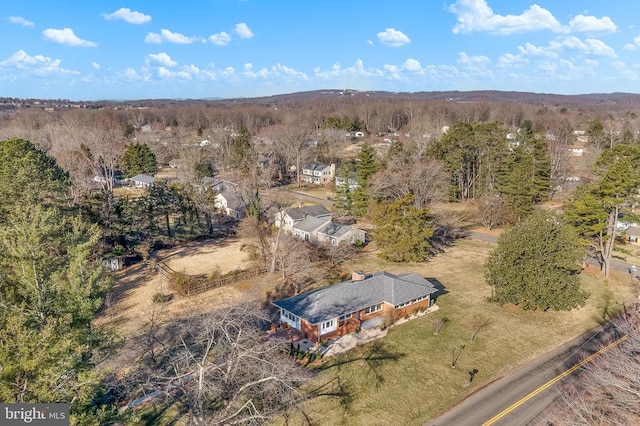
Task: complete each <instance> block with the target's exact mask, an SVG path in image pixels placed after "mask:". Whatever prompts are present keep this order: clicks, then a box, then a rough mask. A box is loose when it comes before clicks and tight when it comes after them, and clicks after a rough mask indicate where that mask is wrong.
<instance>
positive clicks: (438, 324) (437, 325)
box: [431, 317, 449, 336]
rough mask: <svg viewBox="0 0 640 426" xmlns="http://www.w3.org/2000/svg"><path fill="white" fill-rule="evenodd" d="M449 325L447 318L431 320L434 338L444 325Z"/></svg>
mask: <svg viewBox="0 0 640 426" xmlns="http://www.w3.org/2000/svg"><path fill="white" fill-rule="evenodd" d="M448 323H449V319H448V318H447V317H443V318H436V319H434V320H431V326H432V327H433V334H435V335H436V336H437V335H438V334H440V332H441V331H442V329H443V328H444V326H445V325H447V324H448Z"/></svg>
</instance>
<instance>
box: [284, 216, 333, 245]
mask: <svg viewBox="0 0 640 426" xmlns="http://www.w3.org/2000/svg"><path fill="white" fill-rule="evenodd" d="M330 223H331V218H330V217H329V218H328V219H327V218H320V217H315V216H307V217H305V218H304V219H302V220H301V221H300V222H298V223H296V224H295V225H293V227H292V230H291V231H292V233H293V236H294V237H296V238H300V239H301V240H305V241H315V240H316V233H317V231H318V229H320V228H324V227H325V226H326V225H328V224H330Z"/></svg>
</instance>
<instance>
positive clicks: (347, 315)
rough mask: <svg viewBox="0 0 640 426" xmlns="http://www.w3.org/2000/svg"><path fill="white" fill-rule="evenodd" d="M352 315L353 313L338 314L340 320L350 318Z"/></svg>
mask: <svg viewBox="0 0 640 426" xmlns="http://www.w3.org/2000/svg"><path fill="white" fill-rule="evenodd" d="M352 316H353V314H345V315H341V316H340V321H341V322H342V321H344V320H347V319H349V318H351V317H352Z"/></svg>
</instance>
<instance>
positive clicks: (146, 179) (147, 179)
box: [129, 174, 156, 189]
mask: <svg viewBox="0 0 640 426" xmlns="http://www.w3.org/2000/svg"><path fill="white" fill-rule="evenodd" d="M129 181H131V182H133V185H134V186H135V187H136V188H144V189H147V188H149V187H150V186H151V185H153V184H154V183H155V182H156V178H154V177H153V176H149V175H145V174H139V175H135V176H133V177H130V178H129Z"/></svg>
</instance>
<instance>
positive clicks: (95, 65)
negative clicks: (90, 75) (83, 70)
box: [91, 62, 100, 70]
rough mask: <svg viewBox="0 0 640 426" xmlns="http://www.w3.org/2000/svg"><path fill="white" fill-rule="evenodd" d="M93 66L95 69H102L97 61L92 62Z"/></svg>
mask: <svg viewBox="0 0 640 426" xmlns="http://www.w3.org/2000/svg"><path fill="white" fill-rule="evenodd" d="M91 66H92V67H93V69H94V70H99V69H100V64H99V63H97V62H91Z"/></svg>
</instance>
